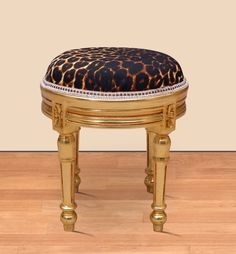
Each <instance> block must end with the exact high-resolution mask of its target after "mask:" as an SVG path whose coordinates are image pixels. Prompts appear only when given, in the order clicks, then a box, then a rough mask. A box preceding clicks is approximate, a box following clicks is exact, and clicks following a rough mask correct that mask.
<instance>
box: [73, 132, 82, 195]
mask: <svg viewBox="0 0 236 254" xmlns="http://www.w3.org/2000/svg"><path fill="white" fill-rule="evenodd" d="M79 132H80V128H79V129H78V131H77V132H75V133H74V136H75V192H79V185H80V183H81V178H80V176H79V173H80V168H79Z"/></svg>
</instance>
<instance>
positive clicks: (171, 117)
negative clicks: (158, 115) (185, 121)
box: [163, 104, 176, 130]
mask: <svg viewBox="0 0 236 254" xmlns="http://www.w3.org/2000/svg"><path fill="white" fill-rule="evenodd" d="M163 119H164V128H165V129H166V130H174V129H175V122H176V104H169V105H167V106H166V109H165V110H164V117H163Z"/></svg>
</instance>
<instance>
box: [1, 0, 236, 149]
mask: <svg viewBox="0 0 236 254" xmlns="http://www.w3.org/2000/svg"><path fill="white" fill-rule="evenodd" d="M235 10H236V1H233V0H232V1H230V0H222V1H217V0H215V1H213V0H205V1H203V0H198V1H194V0H192V1H191V0H178V1H174V0H172V1H163V0H162V1H159V0H146V1H140V0H135V1H134V0H119V1H116V0H115V1H112V0H98V1H96V0H94V1H92V0H90V1H86V0H74V1H71V0H67V1H60V0H57V1H55V0H47V1H46V0H40V1H32V0H21V1H16V0H15V1H12V0H7V1H1V2H0V26H1V27H0V28H1V29H0V32H1V35H0V36H1V40H0V43H1V59H0V73H1V85H0V86H1V93H0V94H1V95H0V96H1V99H0V112H1V127H0V128H1V132H0V150H55V149H56V138H57V134H56V132H54V131H53V130H52V129H51V123H50V121H49V119H47V118H46V117H44V116H43V115H42V113H41V111H40V103H41V98H40V90H39V82H40V79H41V78H42V77H43V75H44V73H45V71H46V68H47V65H48V64H49V62H50V60H51V59H52V58H53V57H54V56H56V55H58V54H60V53H61V52H63V51H65V50H67V49H71V48H80V47H89V46H129V47H141V48H149V49H154V50H158V51H162V52H165V53H167V54H170V55H172V56H173V57H174V58H176V59H177V60H178V61H179V62H180V64H181V65H182V68H183V71H184V74H185V76H186V77H187V79H188V81H189V83H190V89H189V94H188V99H187V106H188V109H187V114H186V115H185V116H184V117H183V118H182V119H180V120H178V122H177V130H176V131H175V133H173V134H171V137H172V150H236V132H235V130H236V113H235V112H236V105H235V104H236V103H235V97H236V78H235V75H236V60H235V59H236V49H235V45H236V40H235V38H236V36H235V33H236V32H235V31H236V29H235V26H236V15H235ZM145 138H146V136H145V130H144V129H122V130H114V129H111V130H110V129H89V128H83V129H82V131H81V142H80V148H81V150H144V149H145V142H146V139H145Z"/></svg>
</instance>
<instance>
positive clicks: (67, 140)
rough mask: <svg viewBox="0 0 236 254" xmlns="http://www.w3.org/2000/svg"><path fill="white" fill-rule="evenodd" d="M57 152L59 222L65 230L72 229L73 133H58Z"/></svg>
mask: <svg viewBox="0 0 236 254" xmlns="http://www.w3.org/2000/svg"><path fill="white" fill-rule="evenodd" d="M58 152H59V158H60V166H61V183H62V203H61V205H60V207H61V209H62V213H61V222H62V223H63V226H64V230H65V231H73V229H74V224H75V222H76V220H77V215H76V212H75V209H76V204H75V192H74V188H75V187H74V186H75V185H74V182H75V160H76V156H75V138H74V135H73V134H60V136H59V138H58Z"/></svg>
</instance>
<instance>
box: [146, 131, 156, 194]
mask: <svg viewBox="0 0 236 254" xmlns="http://www.w3.org/2000/svg"><path fill="white" fill-rule="evenodd" d="M146 135H147V167H146V169H145V172H146V174H147V176H146V177H145V179H144V183H145V185H146V187H147V192H150V193H153V183H154V179H153V171H154V170H153V165H154V164H153V163H152V154H153V137H154V136H155V133H153V132H150V131H149V130H148V129H146Z"/></svg>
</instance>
